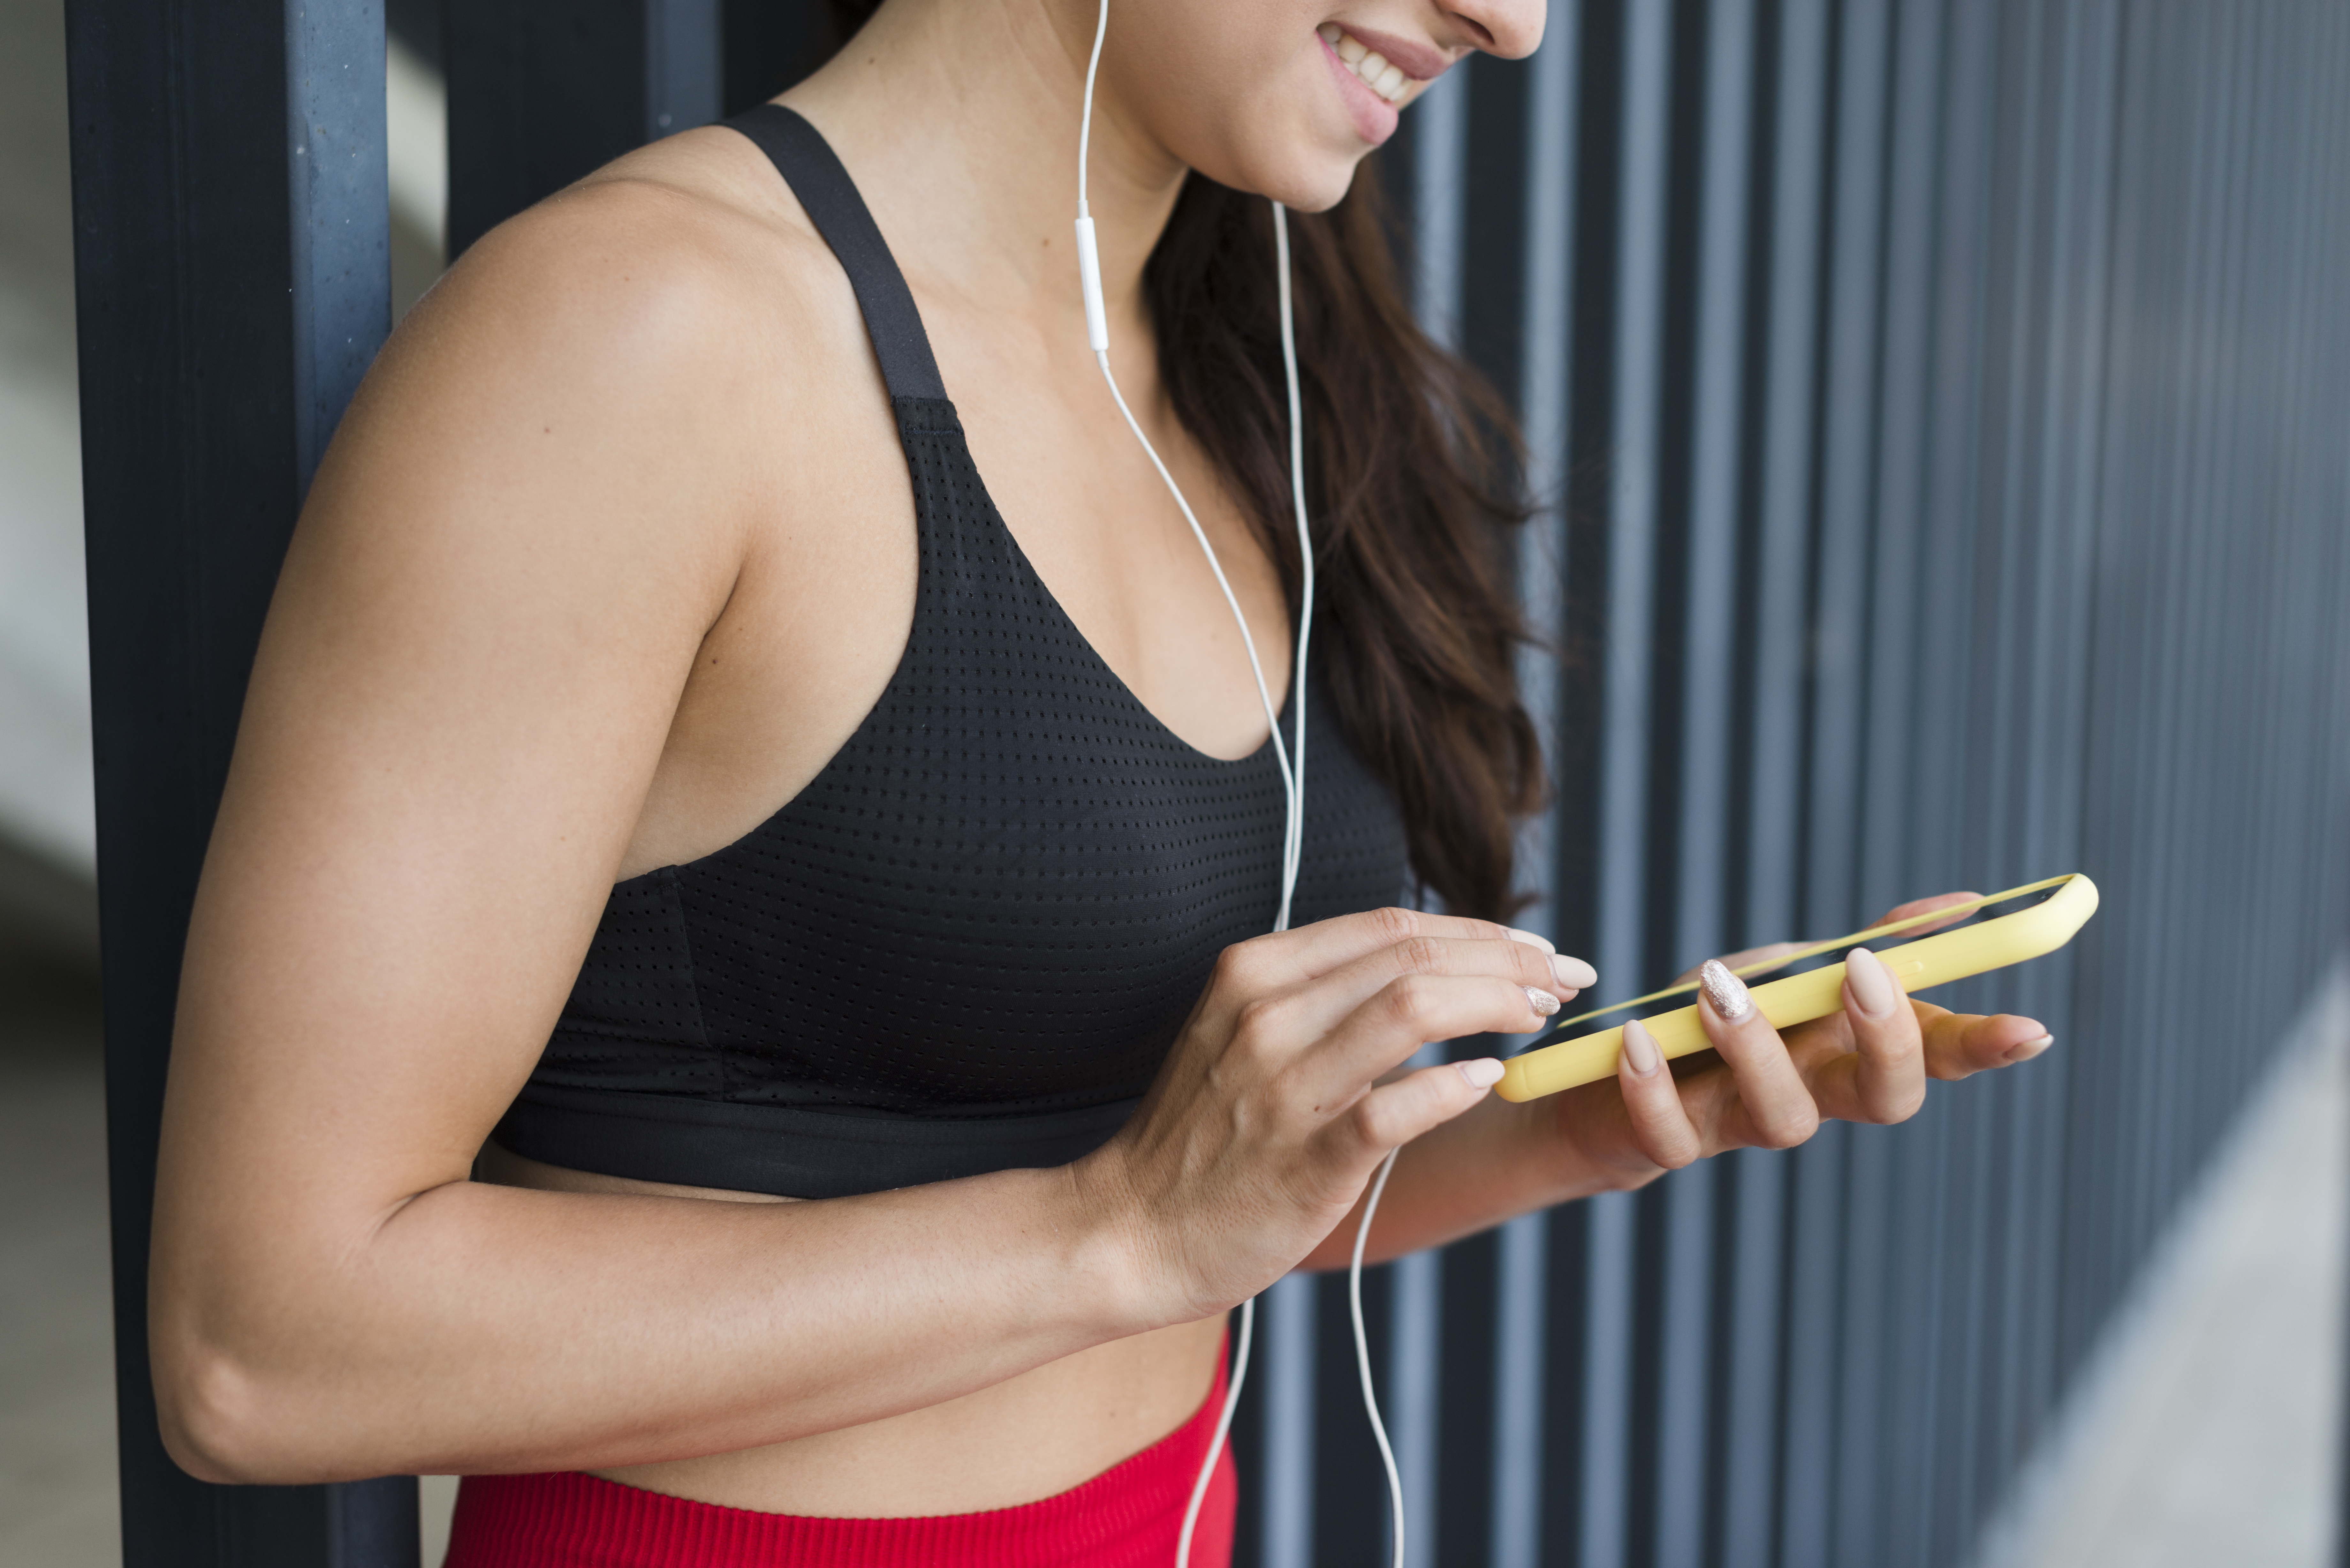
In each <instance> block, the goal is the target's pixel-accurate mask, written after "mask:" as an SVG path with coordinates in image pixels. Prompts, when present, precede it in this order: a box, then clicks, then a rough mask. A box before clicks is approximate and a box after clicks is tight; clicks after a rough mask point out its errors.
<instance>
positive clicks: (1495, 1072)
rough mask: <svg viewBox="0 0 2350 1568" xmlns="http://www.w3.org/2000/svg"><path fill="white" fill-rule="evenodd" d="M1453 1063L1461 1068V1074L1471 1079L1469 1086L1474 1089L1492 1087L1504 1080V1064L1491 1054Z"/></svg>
mask: <svg viewBox="0 0 2350 1568" xmlns="http://www.w3.org/2000/svg"><path fill="white" fill-rule="evenodd" d="M1453 1065H1454V1066H1456V1067H1458V1068H1460V1069H1461V1076H1462V1077H1464V1078H1466V1079H1468V1080H1469V1086H1470V1087H1471V1088H1472V1089H1490V1088H1492V1086H1493V1085H1496V1084H1498V1083H1500V1082H1501V1081H1502V1064H1500V1063H1499V1062H1496V1061H1495V1060H1493V1058H1492V1057H1491V1056H1480V1057H1479V1058H1477V1060H1475V1061H1474V1062H1455V1063H1454V1064H1453Z"/></svg>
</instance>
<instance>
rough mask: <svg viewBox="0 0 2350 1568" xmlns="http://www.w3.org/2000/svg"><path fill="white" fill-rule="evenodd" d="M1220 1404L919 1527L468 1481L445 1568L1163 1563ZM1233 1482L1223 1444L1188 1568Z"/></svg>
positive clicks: (570, 1482)
mask: <svg viewBox="0 0 2350 1568" xmlns="http://www.w3.org/2000/svg"><path fill="white" fill-rule="evenodd" d="M1223 1403H1224V1370H1223V1366H1222V1362H1221V1361H1220V1362H1219V1363H1218V1366H1217V1369H1216V1381H1215V1386H1213V1387H1211V1389H1210V1390H1209V1391H1208V1397H1207V1398H1206V1399H1205V1400H1204V1401H1202V1402H1201V1406H1200V1408H1199V1409H1198V1411H1197V1412H1195V1413H1194V1414H1193V1415H1192V1417H1191V1419H1190V1420H1188V1421H1186V1422H1184V1423H1183V1425H1182V1426H1180V1427H1178V1428H1176V1429H1175V1430H1174V1431H1172V1432H1170V1433H1169V1434H1168V1435H1167V1436H1166V1437H1164V1438H1160V1439H1159V1441H1158V1442H1156V1443H1154V1444H1152V1445H1151V1446H1150V1447H1149V1448H1147V1449H1143V1450H1142V1452H1140V1453H1139V1454H1137V1455H1135V1456H1134V1457H1133V1458H1132V1459H1127V1460H1125V1461H1124V1462H1123V1463H1120V1464H1118V1465H1115V1466H1113V1467H1112V1468H1110V1469H1107V1470H1104V1471H1103V1472H1102V1473H1101V1474H1099V1475H1097V1476H1096V1477H1094V1479H1093V1480H1089V1481H1087V1482H1085V1483H1084V1484H1083V1485H1080V1486H1076V1487H1072V1488H1071V1489H1069V1490H1067V1491H1065V1492H1061V1493H1058V1494H1056V1495H1055V1496H1053V1497H1048V1498H1045V1500H1044V1501H1041V1502H1031V1503H1024V1504H1022V1505H1021V1506H1020V1507H1018V1508H999V1509H993V1510H991V1511H988V1512H985V1513H952V1514H934V1515H931V1516H929V1517H926V1518H920V1519H816V1518H809V1517H806V1516H803V1515H800V1514H792V1513H756V1512H753V1511H750V1510H748V1509H741V1508H721V1507H719V1506H718V1505H717V1504H715V1503H708V1502H692V1501H688V1500H686V1499H684V1498H680V1497H671V1496H669V1495H667V1494H666V1493H663V1492H657V1491H646V1490H643V1489H641V1488H639V1487H632V1486H622V1485H621V1484H620V1483H619V1482H618V1481H608V1480H603V1479H601V1478H600V1477H597V1476H590V1475H582V1474H580V1473H578V1472H577V1471H570V1472H567V1473H564V1474H559V1475H527V1476H468V1477H467V1478H466V1479H465V1480H464V1482H463V1485H462V1486H461V1487H460V1488H459V1490H458V1493H457V1513H456V1517H455V1519H454V1521H452V1525H451V1529H450V1533H449V1555H448V1558H447V1559H446V1562H445V1564H444V1568H785V1565H786V1564H788V1565H789V1568H913V1565H915V1564H920V1565H921V1568H961V1565H965V1564H968V1565H970V1568H978V1565H980V1564H986V1565H988V1568H1080V1565H1084V1568H1172V1564H1173V1563H1174V1561H1175V1541H1176V1537H1177V1536H1178V1535H1179V1534H1180V1532H1181V1531H1182V1528H1183V1511H1184V1509H1185V1508H1186V1507H1187V1506H1188V1505H1189V1504H1190V1502H1191V1487H1192V1484H1193V1483H1194V1482H1195V1481H1196V1480H1198V1479H1199V1474H1200V1463H1201V1460H1202V1459H1206V1458H1207V1453H1208V1443H1209V1441H1210V1440H1211V1438H1213V1437H1214V1436H1215V1430H1216V1418H1217V1417H1218V1416H1219V1415H1220V1414H1222V1409H1223ZM1238 1498H1239V1483H1238V1481H1237V1480H1236V1478H1235V1476H1234V1473H1233V1469H1232V1449H1231V1447H1230V1446H1229V1445H1227V1446H1226V1448H1225V1449H1224V1451H1223V1453H1222V1455H1221V1456H1220V1457H1219V1458H1218V1459H1217V1461H1216V1474H1215V1479H1214V1480H1211V1482H1210V1483H1209V1486H1208V1496H1207V1499H1206V1501H1204V1502H1203V1503H1202V1504H1201V1509H1200V1523H1199V1528H1198V1530H1197V1532H1196V1533H1195V1535H1194V1538H1193V1540H1192V1542H1191V1562H1192V1564H1193V1568H1227V1565H1228V1564H1229V1563H1231V1561H1232V1511H1233V1508H1234V1505H1235V1503H1236V1502H1237V1501H1238Z"/></svg>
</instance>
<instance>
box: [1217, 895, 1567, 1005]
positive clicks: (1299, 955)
mask: <svg viewBox="0 0 2350 1568" xmlns="http://www.w3.org/2000/svg"><path fill="white" fill-rule="evenodd" d="M1420 938H1430V939H1435V940H1448V941H1483V942H1513V943H1515V944H1517V945H1519V946H1523V947H1528V948H1532V949H1534V950H1536V951H1540V952H1544V954H1545V955H1547V953H1548V951H1549V948H1550V944H1549V943H1548V942H1547V941H1545V940H1544V939H1542V938H1540V937H1537V936H1535V935H1534V933H1533V932H1532V931H1519V930H1515V929H1513V928H1511V927H1508V926H1502V925H1496V924H1494V923H1493V922H1492V921H1491V920H1471V919H1464V918H1462V917H1461V916H1458V915H1430V914H1427V913H1424V912H1423V911H1421V910H1419V909H1366V910H1364V911H1363V912H1362V913H1360V914H1355V915H1340V916H1337V917H1336V918H1334V919H1327V920H1316V921H1315V922H1314V923H1313V924H1312V925H1310V926H1300V927H1298V928H1297V929H1295V930H1291V931H1276V932H1274V933H1273V934H1272V935H1270V936H1263V937H1256V938H1253V939H1252V940H1248V941H1245V942H1242V943H1239V944H1238V945H1236V946H1234V947H1232V948H1228V949H1226V950H1225V951H1224V954H1223V957H1222V959H1221V960H1219V961H1218V963H1217V966H1216V969H1217V976H1216V978H1217V980H1218V981H1234V982H1239V983H1241V984H1242V985H1243V989H1244V990H1246V991H1247V992H1249V993H1251V994H1257V993H1262V992H1266V991H1272V990H1276V989H1279V988H1282V987H1285V986H1291V985H1296V984H1299V983H1301V982H1303V981H1310V980H1315V979H1318V978H1319V977H1321V976H1323V975H1326V974H1328V973H1330V972H1331V971H1334V970H1338V969H1342V968H1344V967H1345V966H1347V964H1350V963H1353V962H1355V961H1357V960H1359V959H1362V958H1365V957H1367V956H1368V955H1369V954H1371V953H1374V952H1377V951H1378V950H1380V949H1382V948H1390V947H1394V946H1396V945H1398V944H1399V943H1402V942H1408V941H1411V940H1416V939H1420ZM1578 962H1579V961H1578ZM1228 969H1229V971H1231V972H1230V973H1229V974H1228V973H1227V971H1228ZM1589 969H1590V966H1589V965H1587V964H1586V965H1583V966H1582V969H1581V972H1583V973H1585V974H1588V973H1589ZM1593 978H1594V979H1596V977H1593ZM1583 983H1585V984H1586V985H1588V984H1590V983H1592V981H1591V980H1590V979H1586V981H1584V982H1583Z"/></svg>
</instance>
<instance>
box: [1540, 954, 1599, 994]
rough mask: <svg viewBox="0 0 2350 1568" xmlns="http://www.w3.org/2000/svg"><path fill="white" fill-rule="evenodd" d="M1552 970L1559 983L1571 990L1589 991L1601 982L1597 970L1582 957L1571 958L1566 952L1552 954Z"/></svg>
mask: <svg viewBox="0 0 2350 1568" xmlns="http://www.w3.org/2000/svg"><path fill="white" fill-rule="evenodd" d="M1550 972H1551V973H1552V974H1554V975H1555V976H1556V977H1557V978H1558V983H1559V984H1561V985H1563V986H1565V987H1566V989H1567V990H1569V991H1588V990H1590V989H1591V988H1592V987H1593V986H1595V985H1597V984H1598V983H1599V971H1597V970H1596V969H1593V968H1592V967H1591V966H1590V965H1589V964H1587V963H1586V962H1584V961H1582V960H1581V959H1579V958H1569V957H1567V955H1566V954H1565V953H1554V954H1553V955H1552V956H1551V961H1550Z"/></svg>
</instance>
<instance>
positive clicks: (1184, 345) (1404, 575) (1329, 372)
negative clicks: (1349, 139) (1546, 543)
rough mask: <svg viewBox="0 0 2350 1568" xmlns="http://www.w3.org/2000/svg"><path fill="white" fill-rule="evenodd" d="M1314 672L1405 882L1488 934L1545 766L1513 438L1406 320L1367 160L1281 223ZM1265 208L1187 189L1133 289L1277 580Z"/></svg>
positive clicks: (1292, 579) (1275, 350) (1274, 406)
mask: <svg viewBox="0 0 2350 1568" xmlns="http://www.w3.org/2000/svg"><path fill="white" fill-rule="evenodd" d="M1289 239H1290V254H1291V271H1292V275H1293V278H1294V287H1295V313H1296V331H1297V361H1298V384H1299V394H1300V398H1301V400H1302V403H1303V411H1304V420H1303V423H1304V425H1305V474H1306V477H1305V509H1306V516H1307V518H1308V519H1309V522H1310V525H1311V531H1312V535H1313V538H1314V544H1315V574H1316V576H1317V578H1318V582H1317V585H1316V593H1315V626H1316V628H1317V630H1316V635H1315V646H1316V648H1317V649H1319V650H1320V653H1319V659H1318V662H1319V663H1320V665H1321V668H1322V670H1323V675H1324V679H1325V680H1326V683H1327V688H1328V691H1329V693H1330V696H1331V699H1332V701H1334V702H1335V704H1336V708H1337V711H1338V719H1339V722H1340V723H1341V725H1342V726H1343V727H1344V728H1345V730H1346V732H1347V736H1348V738H1349V739H1351V740H1352V741H1353V742H1354V743H1355V746H1356V748H1357V750H1358V751H1359V752H1360V753H1362V756H1363V760H1364V762H1365V763H1367V765H1368V766H1369V767H1370V769H1371V770H1372V772H1374V773H1375V774H1378V776H1379V777H1380V778H1381V779H1382V780H1384V781H1385V782H1386V784H1387V785H1388V788H1390V789H1391V790H1393V791H1394V792H1395V795H1396V800H1397V803H1398V805H1400V807H1401V808H1402V811H1403V817H1404V824H1405V828H1406V831H1407V833H1408V834H1409V838H1410V844H1411V863H1412V869H1413V871H1414V872H1415V873H1416V874H1417V875H1418V876H1419V880H1420V881H1421V883H1422V884H1423V885H1424V886H1425V887H1426V888H1428V889H1429V890H1430V891H1431V892H1434V893H1435V894H1437V895H1438V896H1439V897H1440V898H1442V899H1443V901H1444V904H1445V906H1446V907H1447V908H1449V909H1452V910H1454V911H1456V912H1458V913H1461V914H1475V915H1483V916H1488V917H1492V918H1499V917H1502V916H1504V915H1506V914H1508V913H1509V912H1510V910H1512V909H1513V908H1515V907H1516V905H1517V903H1518V902H1519V900H1518V899H1517V898H1516V897H1515V895H1514V890H1513V887H1512V881H1511V840H1512V830H1513V826H1514V825H1515V822H1516V819H1517V818H1518V817H1520V816H1522V815H1524V814H1525V813H1526V812H1528V811H1531V810H1532V809H1534V806H1535V805H1537V804H1538V803H1539V800H1540V796H1541V792H1542V787H1543V778H1542V757H1541V751H1540V747H1539V745H1538V743H1537V742H1536V740H1535V736H1534V724H1533V722H1532V721H1530V720H1529V719H1528V718H1527V716H1526V711H1525V708H1524V705H1523V703H1521V702H1520V701H1519V700H1518V691H1517V681H1516V677H1515V670H1514V661H1515V655H1516V653H1517V649H1518V647H1519V645H1520V644H1521V643H1523V641H1524V640H1525V633H1524V629H1523V622H1522V620H1521V618H1520V617H1519V614H1518V608H1517V605H1516V602H1515V600H1514V598H1513V596H1512V595H1511V594H1510V593H1509V592H1508V590H1507V587H1506V585H1507V582H1508V577H1507V574H1506V572H1505V570H1504V562H1505V560H1506V558H1507V557H1506V555H1505V550H1506V546H1507V542H1508V540H1507V535H1508V533H1509V531H1510V529H1511V528H1513V526H1514V525H1515V524H1518V523H1520V522H1521V521H1522V520H1523V509H1522V508H1521V506H1520V505H1519V504H1518V500H1517V497H1516V495H1515V494H1514V493H1513V490H1512V489H1511V488H1510V484H1511V476H1512V475H1513V474H1514V473H1515V472H1517V464H1516V462H1514V461H1513V460H1514V458H1515V457H1516V448H1515V431H1514V428H1513V425H1512V423H1511V421H1510V418H1509V413H1508V410H1507V409H1506V408H1505V407H1504V406H1503V403H1502V400H1501V399H1500V398H1499V397H1498V396H1496V395H1495V393H1494V392H1493V390H1492V387H1491V386H1490V385H1489V384H1488V383H1487V382H1486V381H1485V380H1484V379H1483V378H1482V377H1481V376H1479V375H1478V374H1477V373H1476V371H1475V370H1474V369H1471V367H1470V366H1469V365H1468V364H1466V363H1465V362H1464V361H1462V360H1461V359H1460V358H1457V357H1456V356H1454V355H1451V354H1449V353H1447V352H1445V351H1444V350H1443V349H1442V348H1440V347H1438V346H1437V345H1436V344H1435V343H1434V342H1432V341H1431V340H1430V338H1429V337H1428V335H1427V334H1426V333H1424V332H1422V331H1421V330H1420V329H1419V324H1418V323H1417V322H1416V321H1414V320H1413V318H1412V316H1411V313H1410V311H1409V310H1408V309H1407V308H1405V306H1404V303H1403V296H1402V294H1401V291H1400V290H1399V288H1398V286H1397V282H1396V266H1395V259H1394V254H1393V252H1392V250H1391V249H1390V247H1389V245H1388V237H1387V225H1386V223H1385V221H1384V214H1383V213H1381V211H1380V202H1379V187H1378V171H1377V166H1376V164H1375V163H1367V164H1366V165H1365V166H1364V167H1363V168H1362V169H1361V170H1360V171H1358V172H1357V176H1356V179H1355V182H1354V185H1353V188H1352V189H1351V190H1350V191H1349V192H1347V196H1346V199H1345V200H1343V201H1341V202H1339V203H1338V204H1337V205H1336V207H1334V208H1332V209H1331V210H1330V211H1329V212H1327V213H1318V214H1310V213H1291V214H1290V217H1289ZM1274 266H1275V262H1274V245H1273V218H1272V209H1271V205H1270V203H1268V202H1266V201H1265V200H1264V199H1263V197H1261V196H1249V195H1243V193H1241V192H1237V191H1233V190H1232V189H1230V188H1228V187H1226V186H1222V185H1218V184H1216V183H1214V182H1211V181H1209V180H1205V179H1202V178H1201V177H1200V176H1199V175H1197V174H1194V175H1192V176H1191V178H1190V179H1189V180H1188V181H1186V182H1185V184H1184V189H1183V193H1182V195H1181V196H1180V198H1179V199H1178V200H1177V202H1176V205H1175V213H1174V216H1173V218H1172V219H1171V220H1170V222H1169V223H1168V225H1167V232H1166V233H1165V234H1164V235H1162V236H1161V237H1160V239H1159V247H1158V249H1157V250H1155V251H1154V252H1152V253H1151V256H1150V260H1149V264H1148V265H1146V267H1145V268H1144V271H1143V286H1144V289H1145V292H1146V294H1147V295H1148V296H1149V305H1150V312H1151V318H1152V322H1153V325H1154V327H1155V328H1156V330H1157V335H1158V339H1159V374H1160V376H1161V377H1162V378H1163V379H1164V380H1165V382H1166V385H1167V389H1168V393H1169V396H1170V399H1171V400H1172V402H1173V406H1174V410H1175V413H1176V415H1177V417H1178V418H1180V420H1181V421H1183V425H1184V428H1185V429H1186V430H1188V431H1191V434H1192V435H1193V437H1194V438H1196V439H1197V440H1198V441H1200V443H1201V445H1202V446H1204V447H1205V448H1206V449H1207V451H1208V453H1209V455H1210V456H1211V457H1212V458H1214V459H1215V461H1216V462H1218V463H1219V464H1220V465H1222V469H1223V472H1225V473H1226V474H1227V475H1228V476H1229V477H1230V479H1231V481H1232V483H1233V484H1234V485H1235V486H1236V488H1237V490H1238V492H1239V494H1240V497H1241V499H1242V500H1243V503H1244V504H1245V505H1246V507H1247V510H1248V513H1249V515H1250V517H1251V519H1252V521H1253V523H1254V524H1255V527H1256V530H1257V534H1258V536H1259V538H1260V539H1261V540H1262V541H1263V545H1264V546H1265V548H1266V549H1267V550H1268V551H1269V552H1271V554H1272V556H1273V558H1274V560H1275V561H1277V562H1279V563H1280V565H1281V569H1282V575H1283V579H1284V583H1285V584H1286V585H1287V587H1288V591H1289V600H1290V607H1291V611H1292V613H1293V614H1294V613H1295V610H1296V607H1297V595H1298V586H1299V570H1298V562H1297V546H1296V542H1295V524H1293V523H1292V521H1291V517H1290V491H1289V412H1288V407H1287V395H1286V393H1285V391H1284V383H1283V376H1282V368H1281V340H1280V336H1279V334H1280V326H1279V319H1280V318H1279V308H1280V306H1279V295H1278V293H1277V290H1278V287H1279V280H1278V279H1277V278H1276V277H1275V275H1274Z"/></svg>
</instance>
